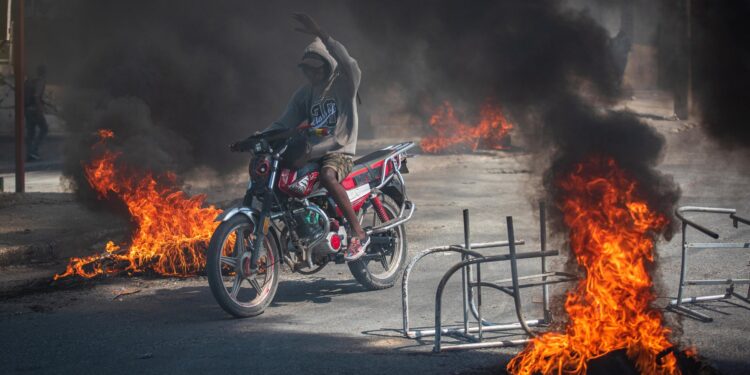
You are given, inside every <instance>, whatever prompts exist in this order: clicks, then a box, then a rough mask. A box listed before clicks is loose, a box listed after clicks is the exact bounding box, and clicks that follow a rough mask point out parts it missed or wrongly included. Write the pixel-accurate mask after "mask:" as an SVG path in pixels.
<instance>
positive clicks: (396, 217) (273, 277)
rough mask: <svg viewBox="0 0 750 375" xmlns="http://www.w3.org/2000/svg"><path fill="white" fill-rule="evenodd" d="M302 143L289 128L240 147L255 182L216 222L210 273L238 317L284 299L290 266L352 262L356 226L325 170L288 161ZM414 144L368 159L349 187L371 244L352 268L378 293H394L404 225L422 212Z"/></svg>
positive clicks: (306, 268)
mask: <svg viewBox="0 0 750 375" xmlns="http://www.w3.org/2000/svg"><path fill="white" fill-rule="evenodd" d="M293 142H294V137H293V136H289V134H288V132H284V131H270V132H265V133H262V134H258V135H255V136H252V137H250V138H248V139H247V140H245V141H243V142H241V144H240V145H239V146H238V147H234V148H235V151H245V152H250V153H251V155H252V157H251V162H250V165H249V174H250V179H249V183H248V186H247V190H246V193H245V196H244V198H243V200H242V203H241V204H239V205H237V206H235V207H233V208H230V209H227V210H226V211H224V212H223V213H222V214H221V215H220V216H219V217H217V219H216V220H217V221H220V222H221V223H220V224H219V226H218V227H217V228H216V230H215V232H214V234H213V236H212V237H211V241H210V243H209V245H208V250H207V264H206V272H207V275H208V282H209V285H210V288H211V292H212V294H213V296H214V298H215V299H216V301H217V302H218V303H219V305H220V306H221V307H222V308H223V309H224V310H225V311H226V312H228V313H229V314H231V315H234V316H235V317H250V316H255V315H259V314H261V313H263V311H264V310H265V308H266V307H267V306H268V305H269V304H270V303H271V301H272V300H273V298H274V296H275V294H276V290H277V287H278V283H279V277H280V271H281V269H280V268H281V264H284V265H286V266H287V267H288V268H289V269H290V270H291V271H292V272H297V273H300V274H304V275H310V274H314V273H316V272H319V271H320V270H322V269H323V268H324V267H325V266H326V265H328V264H329V263H335V264H342V263H346V262H345V261H344V253H345V251H346V248H347V246H348V243H349V234H348V233H349V231H348V229H349V224H348V223H347V222H346V220H345V219H344V217H343V214H342V212H341V210H340V209H339V208H338V207H337V206H336V203H335V202H334V201H333V199H332V198H331V197H330V196H329V194H328V193H327V191H326V190H325V188H323V187H322V186H320V184H319V183H318V176H319V170H320V168H319V164H318V163H317V162H314V161H313V162H308V163H306V164H305V165H303V166H302V167H300V168H295V166H292V165H291V164H292V163H291V161H290V160H289V158H285V155H287V154H294V151H292V152H290V150H291V149H293V148H294V147H290V145H291V144H293ZM235 145H237V144H235ZM413 146H414V143H413V142H404V143H399V144H395V145H391V146H388V147H385V148H383V149H381V150H378V151H375V152H373V153H371V154H368V155H365V156H363V157H361V158H359V159H357V160H355V161H354V167H353V168H352V172H351V173H350V174H349V175H348V176H346V178H345V179H344V180H343V181H342V182H341V184H342V185H343V186H344V188H345V189H346V191H347V195H348V197H349V200H350V201H351V204H352V207H353V208H354V211H355V213H356V214H357V218H358V220H359V222H360V224H361V225H362V227H363V228H364V229H365V231H366V232H367V233H368V235H369V236H370V238H371V242H370V246H369V247H368V248H367V251H366V253H365V255H363V256H362V257H361V258H360V259H358V260H356V261H353V262H348V263H347V265H348V266H349V270H350V271H351V273H352V275H353V276H354V278H355V279H356V280H357V281H358V282H359V283H360V284H362V285H363V286H365V287H366V288H368V289H370V290H377V289H386V288H390V287H392V286H393V285H394V284H395V282H396V280H397V279H398V278H400V276H401V273H402V272H403V269H404V266H405V265H406V257H407V241H406V228H405V226H404V223H406V222H407V221H409V220H410V219H411V217H412V215H413V214H414V210H415V206H414V204H413V203H412V202H411V201H409V199H408V197H407V195H406V185H405V181H404V178H403V175H404V174H405V173H408V169H407V167H406V161H407V157H409V155H408V154H407V153H406V151H407V150H409V149H410V148H412V147H413Z"/></svg>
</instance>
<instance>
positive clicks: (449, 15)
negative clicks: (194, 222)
mask: <svg viewBox="0 0 750 375" xmlns="http://www.w3.org/2000/svg"><path fill="white" fill-rule="evenodd" d="M618 4H621V3H620V2H617V1H612V2H611V6H618ZM65 9H66V12H64V15H63V16H60V17H58V23H59V25H57V26H59V27H55V28H54V33H52V32H51V31H50V32H47V33H46V34H44V33H43V32H42V31H39V32H38V33H37V37H36V40H37V41H42V40H45V41H46V44H54V46H47V47H50V49H49V50H50V51H56V53H57V55H55V56H53V57H55V61H57V62H58V63H57V66H56V67H53V66H50V76H53V75H54V74H55V73H57V75H58V77H59V76H63V77H67V79H68V81H69V83H75V84H76V85H78V86H84V87H86V88H90V89H91V90H90V91H89V92H87V94H77V96H76V97H73V98H69V100H68V103H70V104H69V105H66V106H65V108H66V114H67V115H66V117H67V118H66V119H67V120H68V121H67V122H68V124H69V127H70V128H71V131H72V133H73V134H74V137H71V142H70V147H68V152H67V154H66V160H67V165H66V172H67V173H68V174H70V175H73V176H76V175H79V174H78V173H79V172H77V171H80V163H81V162H82V161H86V160H89V157H90V155H88V153H89V151H88V150H89V148H88V147H87V144H90V143H91V136H90V134H91V132H92V131H93V130H94V129H96V128H98V127H108V128H113V130H115V133H116V134H117V135H118V138H116V140H115V142H116V147H120V148H121V149H122V150H123V152H124V154H127V155H132V157H133V158H136V159H137V160H136V162H138V163H139V164H138V165H139V166H144V167H149V168H151V169H154V170H156V171H159V170H165V169H170V170H174V171H176V172H177V173H178V174H179V173H181V172H184V171H187V170H191V169H193V168H196V167H200V166H207V167H210V168H212V169H214V170H217V171H219V172H222V173H223V172H227V171H231V170H233V169H235V167H236V166H237V165H238V164H239V163H241V162H242V161H243V160H242V158H239V157H233V156H232V155H230V154H229V153H228V152H227V150H226V145H227V144H228V143H229V142H231V141H232V140H235V139H239V138H242V137H245V136H246V135H247V134H249V133H251V132H252V131H255V130H258V129H260V128H263V127H265V126H266V125H267V124H269V123H270V122H271V121H273V120H274V119H275V118H276V116H278V114H279V113H280V112H281V111H282V110H283V108H284V106H285V104H286V101H287V100H288V98H289V96H290V95H291V93H292V92H293V91H294V89H295V88H296V86H297V85H299V84H301V83H302V78H301V76H300V75H299V72H298V71H297V69H296V63H297V61H298V59H299V58H300V51H301V50H302V48H303V47H304V46H305V45H306V44H307V43H308V42H309V37H306V36H304V35H302V34H296V33H294V32H293V31H292V27H293V26H294V25H293V23H292V22H291V20H290V17H289V15H290V14H291V13H292V12H295V11H301V12H307V13H309V14H310V15H312V16H313V17H314V18H316V19H317V20H318V21H319V23H320V24H321V25H322V26H323V27H324V28H325V29H326V30H328V31H329V32H330V33H331V34H332V35H333V36H334V37H336V38H337V39H339V40H341V41H342V42H343V43H344V44H345V45H346V46H347V47H348V49H349V51H350V53H351V54H352V56H354V57H355V58H357V60H358V61H359V64H360V67H361V68H362V71H363V79H362V85H361V94H362V97H363V99H364V105H363V106H362V109H361V110H360V111H361V112H364V113H381V114H382V113H386V114H398V112H399V111H401V112H403V113H406V114H408V115H410V116H412V117H413V118H421V119H426V118H427V116H426V114H427V113H428V112H429V111H432V110H433V109H434V108H435V106H436V105H437V104H439V103H440V102H442V101H443V100H450V101H451V102H453V103H455V104H456V105H457V106H459V107H463V108H465V109H470V108H471V107H472V106H474V107H475V108H478V107H479V106H480V105H481V104H482V103H484V102H485V101H486V99H488V98H492V99H493V100H494V101H496V102H499V103H501V104H502V106H503V111H504V112H505V113H506V114H508V117H509V118H510V120H511V121H512V122H514V123H516V124H518V127H517V128H518V129H519V132H520V133H519V134H518V135H517V137H521V138H523V139H524V143H525V144H527V145H528V147H529V148H530V151H532V152H533V153H534V154H535V155H536V156H537V161H538V162H539V163H543V165H545V166H546V167H545V168H544V169H545V170H546V174H547V175H550V174H554V173H557V172H560V171H562V170H564V169H565V168H566V167H568V166H569V165H570V163H573V162H575V161H576V159H577V158H580V157H583V156H584V154H591V153H597V152H600V153H607V154H611V155H612V156H613V157H614V158H616V159H617V161H618V162H619V164H620V165H623V166H625V167H627V168H628V169H629V170H630V172H631V173H632V174H634V175H636V176H638V177H639V178H641V179H642V185H643V186H645V187H649V188H652V190H653V191H652V192H651V193H652V194H650V195H651V196H653V201H654V202H659V204H660V207H662V209H663V212H664V213H667V214H668V213H669V212H671V207H669V206H670V205H671V204H673V203H674V202H675V200H676V197H677V196H678V193H677V189H676V187H675V186H674V184H673V183H671V180H670V179H669V178H668V177H665V176H662V175H660V174H659V173H658V172H657V171H656V170H655V166H656V165H657V164H658V162H659V158H660V156H661V150H662V146H663V143H664V140H663V139H662V138H661V137H660V136H659V135H658V134H657V133H655V132H654V131H653V130H651V129H650V128H649V127H648V126H647V125H645V124H643V123H642V122H640V121H639V120H638V119H636V118H635V117H633V116H630V115H627V114H621V113H611V112H602V111H599V110H597V109H595V108H602V107H603V106H606V105H608V104H610V103H612V102H614V100H616V99H617V97H618V95H619V93H618V90H619V82H620V76H619V74H621V70H622V69H621V67H620V66H618V64H617V63H616V61H615V58H614V57H613V56H614V53H613V50H615V49H616V48H614V47H615V46H614V45H613V40H612V39H611V38H610V36H609V35H608V33H607V32H606V30H604V29H603V28H602V27H601V26H600V25H599V24H597V23H596V22H595V21H594V20H593V19H592V18H591V17H590V16H589V15H588V14H587V13H586V12H585V11H581V10H575V9H572V8H568V7H566V6H565V4H564V3H563V2H561V1H555V0H538V1H524V2H521V1H490V0H479V1H471V2H458V1H447V0H441V1H425V0H419V1H409V2H403V1H394V0H385V1H368V2H362V1H358V2H347V1H322V2H315V4H310V3H309V2H303V1H282V2H273V3H267V2H260V1H243V2H240V1H219V2H212V3H211V4H207V3H205V2H202V1H184V2H180V3H179V5H177V4H175V3H174V2H168V1H130V2H120V1H114V0H105V1H93V0H77V1H75V2H72V3H70V5H69V6H68V7H66V8H65ZM48 22H49V21H48ZM50 29H53V28H50ZM42 34H43V36H44V37H45V38H42ZM54 35H61V36H60V37H57V38H56V37H54ZM33 40H34V38H33V33H32V35H31V36H30V42H31V41H33ZM32 44H33V43H32ZM43 44H45V43H41V42H40V43H39V44H37V45H38V48H39V50H44V49H43V47H45V46H44V45H43ZM61 45H62V46H61ZM617 47H618V48H621V47H622V46H617ZM32 54H33V53H32ZM37 55H38V54H37ZM41 58H42V57H38V59H41ZM56 69H57V70H56ZM85 95H88V97H87V99H86V100H82V99H83V97H84V96H85ZM467 112H471V111H470V110H467ZM477 112H478V111H477ZM361 114H362V113H361ZM360 118H361V120H362V123H361V124H360V126H361V127H363V128H366V127H367V125H368V124H367V118H368V116H361V117H360ZM385 118H388V116H386V117H385ZM129 157H130V156H129ZM79 181H80V180H79ZM79 185H81V184H80V183H79ZM546 188H547V189H546V193H550V194H551V193H553V192H554V189H552V187H551V186H546Z"/></svg>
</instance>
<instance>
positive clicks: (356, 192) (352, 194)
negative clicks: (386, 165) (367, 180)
mask: <svg viewBox="0 0 750 375" xmlns="http://www.w3.org/2000/svg"><path fill="white" fill-rule="evenodd" d="M369 193H370V185H368V184H365V185H362V186H357V187H356V188H354V189H351V190H347V191H346V195H348V196H349V201H351V202H354V201H356V200H357V199H359V198H362V197H364V196H365V195H367V194H369Z"/></svg>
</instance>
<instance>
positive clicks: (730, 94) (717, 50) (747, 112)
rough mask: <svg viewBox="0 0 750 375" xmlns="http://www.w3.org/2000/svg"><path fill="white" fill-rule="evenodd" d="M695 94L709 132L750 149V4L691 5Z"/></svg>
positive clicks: (698, 1) (705, 0)
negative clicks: (749, 102)
mask: <svg viewBox="0 0 750 375" xmlns="http://www.w3.org/2000/svg"><path fill="white" fill-rule="evenodd" d="M691 15H692V16H691V21H692V25H691V38H692V43H691V45H692V51H691V56H692V58H693V71H692V82H693V95H694V96H693V98H694V99H695V101H696V104H697V105H698V107H699V111H700V114H701V117H702V121H703V124H704V125H705V126H704V127H705V129H706V131H707V132H708V134H709V135H711V136H712V137H713V138H714V139H717V140H718V141H719V142H720V143H721V144H722V145H723V146H726V147H729V148H735V149H739V148H743V149H745V150H746V151H747V149H748V148H750V126H748V125H747V123H748V118H750V109H748V105H747V100H746V98H747V90H748V88H750V26H748V22H747V20H748V19H750V3H748V2H747V1H735V0H728V1H710V0H695V1H693V2H692V9H691Z"/></svg>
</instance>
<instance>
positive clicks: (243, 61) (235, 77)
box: [28, 0, 356, 196]
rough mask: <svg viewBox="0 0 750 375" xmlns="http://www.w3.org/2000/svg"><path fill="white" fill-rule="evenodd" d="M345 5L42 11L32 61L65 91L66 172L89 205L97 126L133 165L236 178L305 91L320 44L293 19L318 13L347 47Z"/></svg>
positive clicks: (111, 4)
mask: <svg viewBox="0 0 750 375" xmlns="http://www.w3.org/2000/svg"><path fill="white" fill-rule="evenodd" d="M341 3H342V2H341V1H327V2H322V3H316V4H312V3H310V2H306V1H283V2H265V1H213V2H210V3H209V2H205V1H196V0H188V1H180V2H174V1H166V0H156V1H151V0H149V1H145V0H136V1H118V0H103V1H102V0H72V1H69V2H66V3H65V4H64V5H60V4H59V3H56V2H45V1H39V2H36V4H35V11H34V14H33V16H32V18H31V19H30V22H29V23H28V25H29V26H28V28H29V33H28V34H29V37H28V49H29V59H30V64H45V65H47V66H48V68H49V70H50V74H49V76H50V81H51V82H52V83H54V84H60V85H62V86H63V87H65V88H66V90H64V92H63V94H62V95H61V98H60V99H59V101H60V102H61V104H62V106H61V107H62V108H63V109H62V112H61V115H62V117H63V118H64V119H65V120H66V126H67V128H68V129H67V130H68V133H69V135H70V136H69V137H68V138H67V142H66V143H67V144H66V152H65V155H64V163H65V165H64V172H65V174H66V175H67V176H70V177H72V180H73V182H74V185H75V186H74V187H75V188H76V190H77V191H78V192H79V193H80V194H81V196H89V195H90V194H89V193H90V191H88V188H87V184H86V182H85V179H84V178H83V175H82V168H81V164H82V163H85V162H87V161H90V160H91V158H92V155H91V151H90V150H91V145H92V143H94V142H96V139H95V137H93V136H92V134H93V133H94V132H95V130H96V129H99V128H109V129H112V130H114V131H115V134H116V138H115V139H114V140H113V141H111V147H113V148H115V149H116V150H118V151H122V161H123V162H125V163H127V164H128V165H134V166H137V167H139V168H143V169H149V170H152V171H154V172H157V173H159V172H164V171H167V170H170V171H174V172H176V173H177V174H178V175H181V174H183V173H184V172H186V171H189V170H192V169H195V168H199V167H209V168H210V169H212V170H215V171H218V172H219V173H228V172H233V171H236V170H237V167H238V166H239V165H241V164H242V163H244V162H245V160H244V157H243V156H240V155H233V154H230V153H229V152H228V147H227V145H228V144H230V143H231V142H232V141H234V140H238V139H242V138H244V137H246V136H248V135H249V134H251V133H252V132H254V131H256V130H260V129H262V128H264V127H266V126H268V125H269V124H270V123H271V122H272V121H273V120H275V119H276V118H277V116H278V115H279V114H280V113H281V112H282V111H283V109H284V107H285V105H286V103H287V101H288V99H289V98H290V97H291V94H292V93H293V92H294V90H295V89H296V88H297V87H298V85H300V84H302V83H303V79H304V78H303V77H302V75H301V74H300V72H299V71H298V69H297V67H296V64H297V62H298V60H299V59H300V58H301V55H302V49H303V48H304V46H305V45H307V43H309V42H310V41H311V37H309V36H307V35H303V34H300V33H297V32H294V31H293V27H294V26H296V25H295V24H294V23H293V22H292V19H291V14H292V12H300V11H301V12H308V13H310V14H312V15H314V16H315V17H316V18H317V19H318V20H319V22H320V23H321V24H323V25H326V26H327V27H326V28H327V29H328V30H329V31H330V32H331V33H332V34H333V35H336V36H337V37H339V35H340V34H344V35H341V37H340V39H341V40H342V41H344V42H345V43H347V39H348V35H347V34H345V33H342V32H340V31H341V30H340V28H343V29H344V30H346V29H347V27H346V22H345V20H346V19H347V17H339V14H338V13H341V11H342V9H345V8H344V7H343V6H342V5H341ZM329 8H330V9H331V11H330V12H328V11H326V10H327V9H329ZM336 9H338V10H336ZM340 19H341V20H344V22H339V20H340ZM337 33H339V35H337ZM353 54H355V55H356V52H353Z"/></svg>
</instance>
